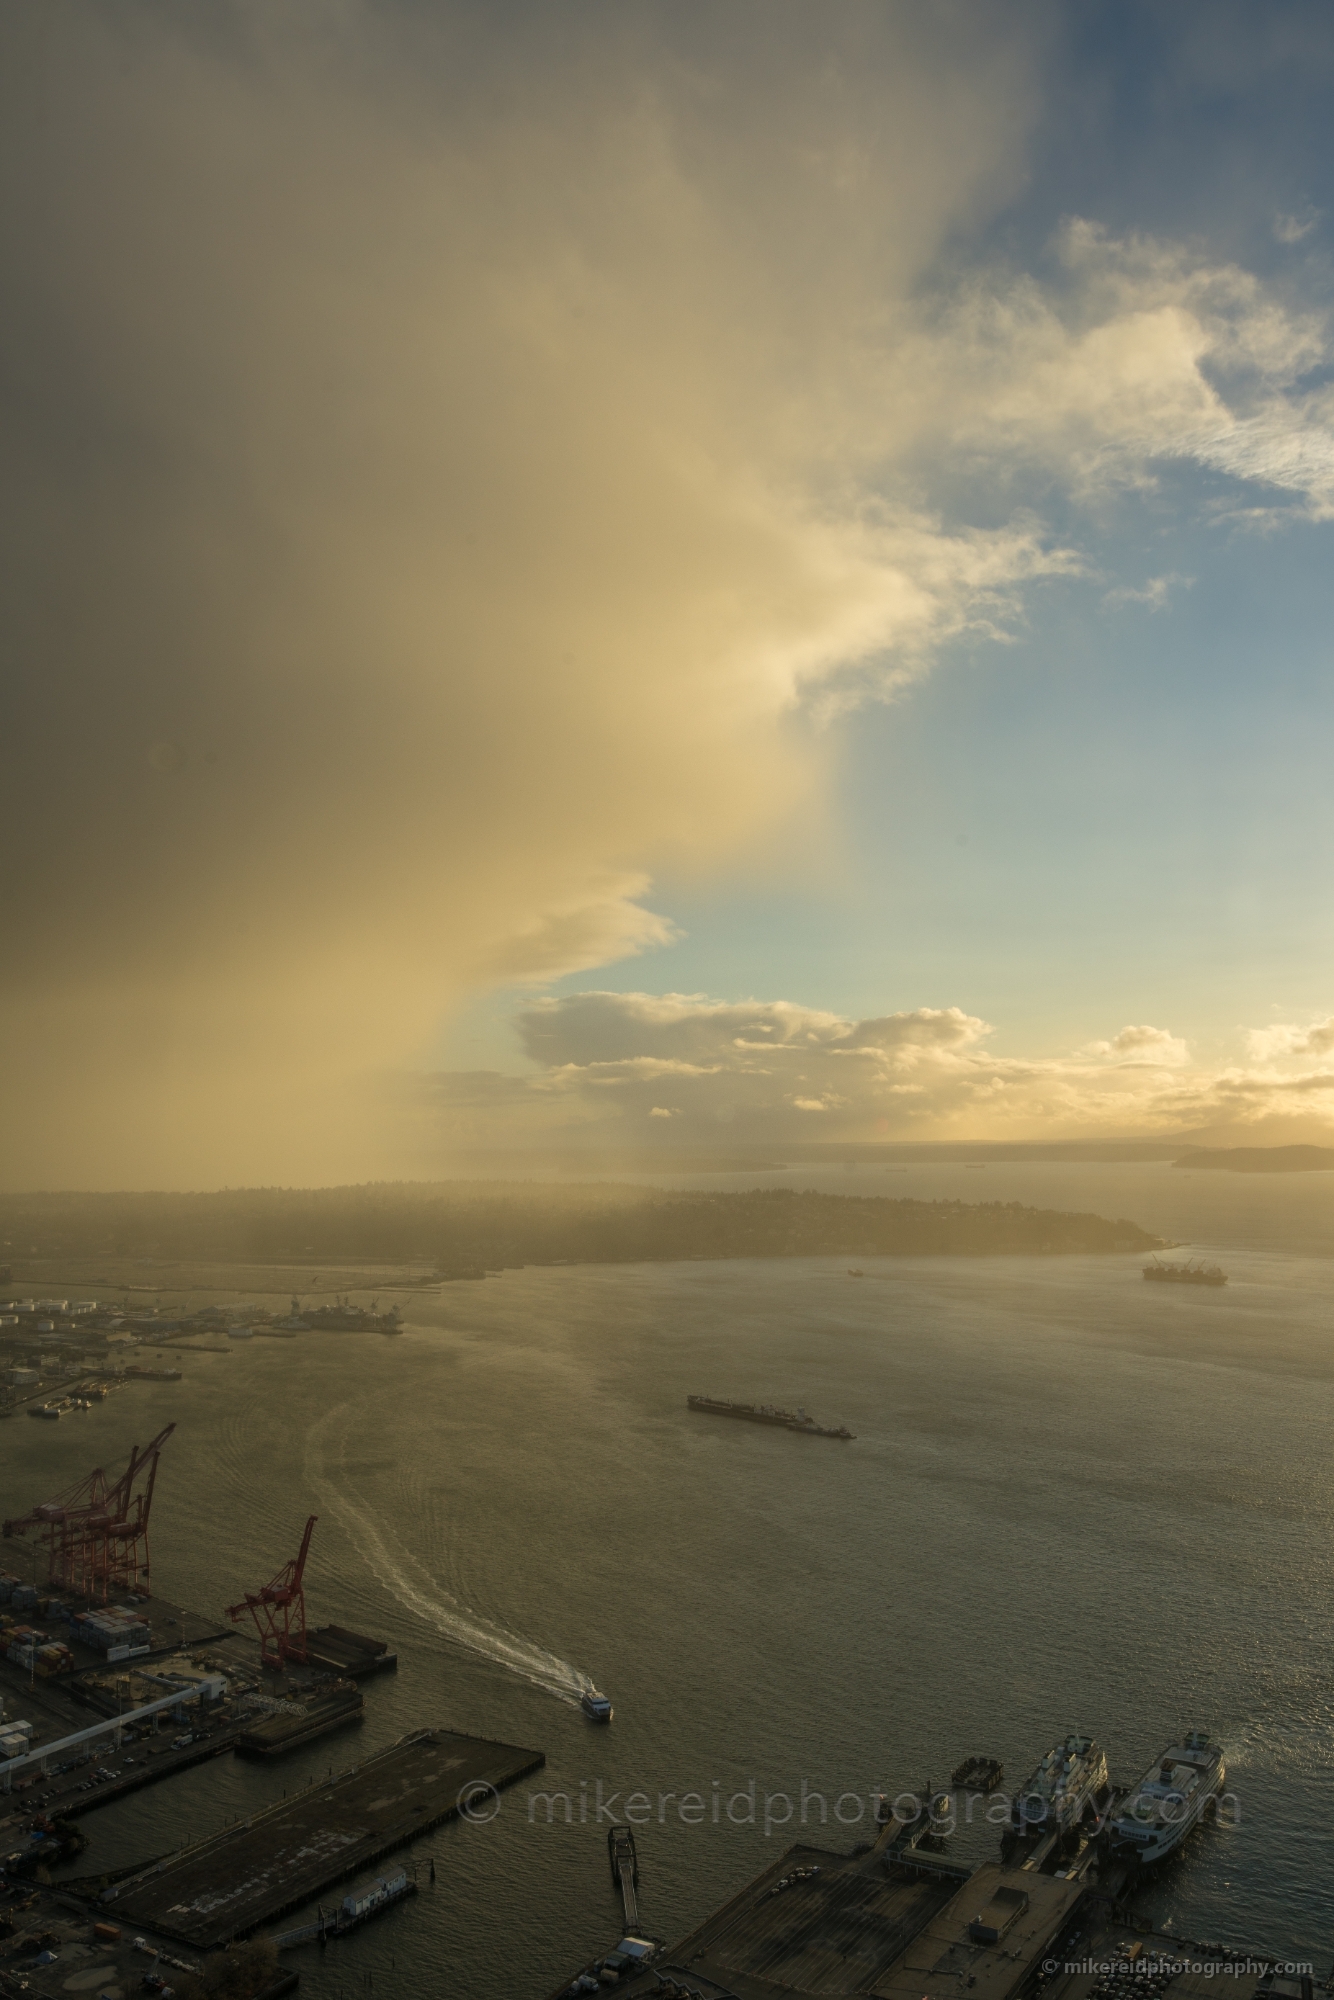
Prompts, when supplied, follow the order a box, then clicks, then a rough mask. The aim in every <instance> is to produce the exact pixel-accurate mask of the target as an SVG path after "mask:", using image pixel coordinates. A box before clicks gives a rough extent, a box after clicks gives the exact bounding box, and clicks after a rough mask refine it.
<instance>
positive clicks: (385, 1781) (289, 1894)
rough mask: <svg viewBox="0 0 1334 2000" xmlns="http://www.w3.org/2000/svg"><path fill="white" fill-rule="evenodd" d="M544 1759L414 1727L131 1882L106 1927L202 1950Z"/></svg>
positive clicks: (306, 1897)
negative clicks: (132, 1929) (132, 1927)
mask: <svg viewBox="0 0 1334 2000" xmlns="http://www.w3.org/2000/svg"><path fill="white" fill-rule="evenodd" d="M544 1762H545V1758H544V1757H543V1755H542V1752H541V1751H540V1750H521V1749H517V1748H515V1747H514V1746H513V1745H512V1744H507V1743H491V1742H487V1741H486V1740H484V1739H483V1738H480V1737H476V1736H457V1735H455V1734H454V1733H453V1732H452V1731H450V1730H447V1729H426V1730H421V1731H418V1732H417V1733H416V1734H414V1735H412V1736H408V1737H404V1738H403V1739H402V1741H401V1742H398V1743H396V1744H394V1745H393V1746H392V1747H391V1748H390V1749H388V1750H382V1751H380V1752H379V1753H378V1754H377V1755H375V1756H373V1757H369V1758H367V1760H366V1762H365V1763H364V1764H358V1765H355V1766H354V1767H353V1768H352V1769H351V1770H349V1771H343V1772H341V1773H339V1775H338V1776H337V1777H334V1778H332V1779H330V1780H329V1781H328V1782H326V1783H324V1784H316V1785H310V1786H308V1787H307V1788H306V1790H305V1791H303V1792H300V1793H299V1794H298V1795H297V1796H296V1797H295V1798H290V1799H284V1800H283V1801H282V1802H281V1803H280V1804H278V1805H274V1806H270V1807H269V1808H268V1810H267V1811H264V1812H259V1813H256V1814H254V1816H253V1817H252V1818H250V1819H248V1820H245V1821H242V1822H241V1823H240V1824H239V1825H237V1826H232V1827H228V1828H227V1829H226V1831H225V1832H223V1833H221V1834H218V1835H217V1836H216V1837H215V1838H213V1839H212V1840H208V1841H204V1842H202V1843H201V1844H200V1845H199V1846H198V1847H193V1848H190V1849H188V1850H187V1851H186V1852H185V1853H183V1854H181V1855H180V1856H179V1857H178V1858H176V1859H175V1860H170V1861H166V1862H160V1863H157V1864H156V1865H154V1866H153V1867H151V1868H148V1869H146V1870H144V1871H143V1873H141V1874H139V1875H137V1876H133V1877H131V1879H130V1880H129V1881H127V1882H124V1883H122V1884H120V1885H119V1886H117V1887H116V1888H114V1889H112V1890H110V1891H109V1892H108V1893H107V1895H106V1896H105V1897H104V1898H103V1899H102V1904H101V1907H102V1908H103V1909H104V1910H105V1912H106V1914H107V1915H108V1916H109V1917H110V1918H112V1919H113V1920H114V1921H115V1922H116V1923H119V1924H138V1925H141V1926H142V1927H143V1928H145V1929H147V1930H153V1931H156V1932H158V1933H159V1934H160V1935H161V1936H163V1937H169V1938H175V1939H177V1940H179V1941H180V1942H181V1943H182V1944H187V1945H190V1946H193V1948H194V1949H195V1950H197V1951H206V1950H209V1949H211V1948H212V1947H214V1946H217V1945H221V1944H225V1943H227V1942H228V1941H229V1940H230V1939H232V1938H238V1937H245V1936H247V1935H248V1934H249V1933H250V1932H252V1931H255V1930H258V1929H259V1928H260V1927H261V1925H264V1924H267V1923H271V1922H272V1921H273V1919H274V1918H276V1917H279V1916H282V1915H283V1914H284V1913H285V1912H287V1911H288V1910H294V1909H298V1908H300V1906H301V1905H302V1904H304V1903H307V1902H310V1901H312V1900H313V1899H314V1898H316V1897H317V1896H322V1895H323V1894H325V1892H326V1891H328V1890H329V1889H331V1888H333V1886H334V1885H335V1883H338V1882H341V1881H343V1880H344V1879H345V1878H346V1877H347V1876H349V1875H355V1874H359V1873H362V1872H364V1871H366V1870H367V1869H369V1868H370V1867H371V1866H372V1865H373V1864H374V1863H375V1862H377V1861H379V1860H380V1859H381V1858H382V1857H383V1856H384V1855H387V1854H390V1853H392V1852H393V1851H394V1849H395V1848H399V1847H403V1846H406V1845H407V1843H408V1842H409V1841H412V1840H415V1839H417V1838H418V1837H419V1836H420V1835H421V1834H423V1833H426V1832H427V1831H428V1830H429V1829H430V1828H431V1827H433V1826H438V1825H439V1824H440V1823H441V1821H442V1820H448V1819H453V1818H454V1817H456V1816H457V1814H458V1812H459V1810H460V1805H461V1803H462V1801H464V1800H466V1798H467V1796H468V1793H469V1790H470V1788H474V1787H485V1786H489V1787H491V1788H492V1789H494V1790H495V1791H500V1790H501V1789H502V1788H503V1787H504V1786H506V1785H511V1784H513V1783H514V1782H515V1781H516V1779H519V1778H522V1777H525V1776H526V1775H527V1774H528V1773H529V1772H530V1771H536V1770H539V1769H540V1768H541V1766H542V1764H543V1763H544ZM66 1886H67V1887H69V1888H72V1887H74V1886H75V1885H74V1884H67V1885H66Z"/></svg>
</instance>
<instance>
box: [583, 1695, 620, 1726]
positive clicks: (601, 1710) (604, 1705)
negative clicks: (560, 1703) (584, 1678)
mask: <svg viewBox="0 0 1334 2000" xmlns="http://www.w3.org/2000/svg"><path fill="white" fill-rule="evenodd" d="M579 1706H580V1708H582V1710H583V1711H584V1714H585V1715H586V1716H587V1717H588V1719H589V1721H590V1722H610V1721H611V1718H612V1712H613V1711H612V1706H611V1703H610V1702H609V1701H608V1700H607V1697H606V1695H605V1694H599V1693H598V1691H597V1689H596V1688H585V1689H584V1691H583V1693H582V1694H581V1695H580V1697H579Z"/></svg>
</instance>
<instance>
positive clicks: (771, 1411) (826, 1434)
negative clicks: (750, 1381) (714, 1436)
mask: <svg viewBox="0 0 1334 2000" xmlns="http://www.w3.org/2000/svg"><path fill="white" fill-rule="evenodd" d="M686 1405H687V1407H688V1408H689V1409H692V1410H699V1411H701V1412H702V1413H703V1414H704V1415H705V1416H709V1417H740V1418H741V1420H742V1421H743V1422H744V1423H748V1424H777V1425H778V1426H779V1428H780V1429H782V1430H785V1431H799V1432H800V1433H801V1434H802V1436H803V1437H821V1438H849V1439H850V1438H851V1437H852V1435H853V1434H852V1432H851V1431H850V1430H848V1428H847V1427H846V1425H844V1424H838V1425H836V1426H831V1425H828V1424H817V1423H816V1421H815V1418H814V1417H812V1416H808V1415H807V1413H806V1411H805V1410H802V1409H796V1410H780V1409H779V1408H778V1407H777V1405H776V1404H774V1403H730V1402H728V1401H727V1400H726V1399H725V1398H724V1397H721V1396H687V1397H686Z"/></svg>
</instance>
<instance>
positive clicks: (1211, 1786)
mask: <svg viewBox="0 0 1334 2000" xmlns="http://www.w3.org/2000/svg"><path fill="white" fill-rule="evenodd" d="M1226 1777H1227V1766H1226V1764H1225V1763H1224V1762H1223V1752H1222V1748H1221V1746H1220V1745H1219V1744H1217V1743H1214V1742H1212V1741H1211V1740H1210V1737H1209V1733H1208V1731H1207V1730H1205V1729H1192V1730H1191V1731H1190V1733H1189V1734H1188V1735H1187V1737H1186V1739H1185V1741H1184V1743H1171V1744H1169V1745H1168V1747H1167V1748H1166V1750H1164V1751H1163V1753H1162V1755H1161V1757H1159V1758H1157V1759H1156V1760H1155V1762H1154V1763H1153V1765H1152V1766H1151V1767H1150V1769H1149V1770H1147V1771H1146V1772H1145V1774H1144V1776H1143V1777H1142V1778H1141V1779H1140V1781H1139V1783H1138V1784H1137V1785H1136V1787H1135V1789H1134V1791H1133V1792H1131V1794H1130V1796H1129V1797H1128V1798H1127V1799H1126V1800H1125V1802H1124V1804H1123V1805H1122V1807H1121V1810H1120V1811H1119V1812H1118V1813H1117V1815H1116V1818H1115V1819H1114V1820H1113V1821H1112V1842H1113V1844H1114V1845H1115V1846H1117V1847H1123V1848H1128V1849H1130V1850H1131V1852H1133V1853H1134V1854H1135V1855H1136V1857H1137V1858H1138V1859H1139V1860H1140V1861H1141V1862H1143V1863H1148V1862H1150V1861H1161V1860H1162V1858H1163V1856H1164V1855H1165V1854H1170V1853H1171V1852H1172V1849H1173V1848H1174V1847H1178V1846H1180V1844H1181V1842H1182V1841H1183V1840H1184V1839H1185V1838H1186V1835H1187V1834H1188V1833H1189V1832H1190V1830H1191V1828H1192V1827H1193V1826H1194V1825H1195V1824H1196V1822H1197V1821H1198V1820H1199V1819H1200V1818H1201V1817H1202V1815H1203V1813H1204V1809H1205V1807H1206V1806H1207V1805H1208V1803H1209V1801H1210V1799H1212V1798H1215V1797H1216V1796H1217V1794H1218V1793H1219V1792H1221V1791H1222V1789H1223V1781H1224V1779H1225V1778H1226Z"/></svg>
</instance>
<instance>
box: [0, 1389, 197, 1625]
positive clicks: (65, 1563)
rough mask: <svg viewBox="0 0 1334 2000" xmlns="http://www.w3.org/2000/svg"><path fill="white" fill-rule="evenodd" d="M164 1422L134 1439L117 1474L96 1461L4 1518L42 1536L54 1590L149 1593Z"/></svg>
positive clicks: (19, 1530)
mask: <svg viewBox="0 0 1334 2000" xmlns="http://www.w3.org/2000/svg"><path fill="white" fill-rule="evenodd" d="M175 1428H176V1426H175V1424H168V1425H167V1427H166V1429H165V1430H161V1431H159V1432H158V1434H157V1436H156V1437H155V1438H154V1439H153V1441H152V1443H151V1444H145V1445H138V1444H137V1445H135V1446H134V1448H133V1450H132V1451H131V1453H130V1462H129V1464H128V1465H127V1466H126V1468H125V1470H124V1471H123V1472H122V1473H121V1475H120V1477H119V1478H118V1479H116V1480H114V1481H113V1480H111V1479H109V1478H108V1476H107V1474H106V1473H105V1472H104V1471H103V1470H102V1468H101V1466H100V1465H99V1466H97V1467H95V1468H94V1470H93V1471H92V1472H90V1473H89V1474H88V1477H87V1478H86V1479H81V1480H80V1481H79V1483H78V1485H77V1486H71V1487H70V1488H69V1489H68V1491H67V1492H64V1493H59V1494H57V1495H56V1497H55V1499H54V1500H44V1501H42V1503H41V1504H40V1506H37V1507H34V1508H33V1509H32V1512H31V1513H29V1514H23V1515H21V1516H19V1518H18V1519H16V1520H13V1521H6V1522H5V1524H4V1531H3V1532H4V1534H5V1535H6V1537H8V1536H10V1535H26V1534H27V1532H28V1530H29V1529H30V1528H33V1529H36V1531H37V1533H38V1534H39V1535H40V1536H41V1537H42V1539H43V1540H44V1541H45V1543H46V1557H47V1573H48V1575H49V1577H50V1582H51V1587H52V1589H54V1590H65V1591H68V1592H69V1593H70V1594H71V1596H74V1597H86V1598H88V1599H90V1600H92V1599H100V1600H101V1602H102V1603H103V1604H105V1603H106V1601H107V1599H108V1597H110V1596H111V1595H112V1594H113V1593H116V1592H120V1591H133V1592H134V1593H135V1594H136V1595H137V1596H139V1597H149V1596H151V1595H152V1593H151V1591H150V1589H149V1573H148V1515H149V1510H150V1509H151V1507H152V1505H153V1486H154V1483H155V1481H156V1479H157V1462H158V1459H159V1457H160V1456H161V1453H162V1447H163V1445H164V1444H165V1443H166V1442H167V1439H168V1438H169V1437H170V1436H171V1434H172V1432H173V1431H174V1430H175Z"/></svg>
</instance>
